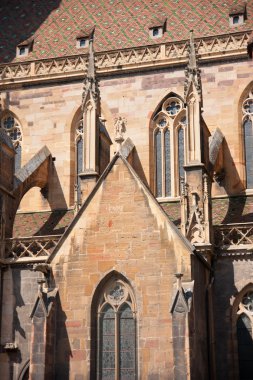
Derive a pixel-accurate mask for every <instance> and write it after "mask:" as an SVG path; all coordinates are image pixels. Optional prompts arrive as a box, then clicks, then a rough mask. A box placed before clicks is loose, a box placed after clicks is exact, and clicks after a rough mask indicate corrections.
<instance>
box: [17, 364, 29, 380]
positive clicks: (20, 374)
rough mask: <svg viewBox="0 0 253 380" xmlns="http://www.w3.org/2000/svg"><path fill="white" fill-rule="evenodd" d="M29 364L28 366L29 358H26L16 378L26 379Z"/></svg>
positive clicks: (27, 377)
mask: <svg viewBox="0 0 253 380" xmlns="http://www.w3.org/2000/svg"><path fill="white" fill-rule="evenodd" d="M29 366H30V359H28V360H27V361H26V362H25V364H24V366H23V368H22V369H21V371H20V373H19V376H18V380H28V379H29Z"/></svg>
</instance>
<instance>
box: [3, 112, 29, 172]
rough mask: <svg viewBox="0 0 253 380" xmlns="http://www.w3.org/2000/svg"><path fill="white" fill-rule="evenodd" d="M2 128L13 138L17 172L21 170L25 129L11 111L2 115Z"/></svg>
mask: <svg viewBox="0 0 253 380" xmlns="http://www.w3.org/2000/svg"><path fill="white" fill-rule="evenodd" d="M0 128H1V129H3V130H4V131H5V133H6V134H7V135H8V136H9V137H10V138H11V141H12V144H13V147H14V149H15V152H16V155H15V172H16V171H17V170H19V169H20V168H21V158H22V157H21V156H22V145H23V128H22V125H21V122H20V120H19V118H18V117H17V116H16V114H15V113H13V112H12V111H10V110H4V111H3V112H2V113H1V115H0Z"/></svg>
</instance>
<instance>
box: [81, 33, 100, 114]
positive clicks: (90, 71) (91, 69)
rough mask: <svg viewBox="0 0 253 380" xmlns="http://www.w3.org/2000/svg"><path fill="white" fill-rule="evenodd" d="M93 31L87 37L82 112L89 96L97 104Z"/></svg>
mask: <svg viewBox="0 0 253 380" xmlns="http://www.w3.org/2000/svg"><path fill="white" fill-rule="evenodd" d="M94 31H95V29H93V31H92V32H91V34H90V37H89V56H88V68H87V74H86V76H85V79H84V83H83V95H82V112H83V111H84V109H85V105H86V103H87V101H88V99H89V98H93V100H94V103H95V105H96V106H97V101H98V85H97V79H96V70H95V56H94V49H93V38H94Z"/></svg>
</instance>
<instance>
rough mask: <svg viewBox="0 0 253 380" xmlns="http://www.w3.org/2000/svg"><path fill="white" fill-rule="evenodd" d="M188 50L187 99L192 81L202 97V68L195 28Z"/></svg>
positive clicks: (185, 93)
mask: <svg viewBox="0 0 253 380" xmlns="http://www.w3.org/2000/svg"><path fill="white" fill-rule="evenodd" d="M187 50H188V65H187V68H186V69H185V83H184V98H185V100H186V97H187V95H188V92H189V89H190V85H191V83H193V84H194V86H195V87H196V89H197V92H198V94H199V95H200V97H201V96H202V94H201V79H200V69H199V68H198V61H197V54H196V48H195V43H194V35H193V30H191V31H190V40H189V42H188V46H187Z"/></svg>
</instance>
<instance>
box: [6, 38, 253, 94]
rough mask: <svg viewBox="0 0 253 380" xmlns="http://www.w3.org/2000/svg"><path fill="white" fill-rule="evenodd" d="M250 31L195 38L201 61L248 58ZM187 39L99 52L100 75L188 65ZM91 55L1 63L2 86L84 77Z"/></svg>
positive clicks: (97, 64)
mask: <svg viewBox="0 0 253 380" xmlns="http://www.w3.org/2000/svg"><path fill="white" fill-rule="evenodd" d="M250 33H251V31H246V32H238V33H233V34H229V35H228V34H226V35H220V36H213V37H204V38H201V39H196V40H195V45H196V51H197V54H198V60H199V62H208V61H210V60H212V61H214V60H226V59H229V60H230V59H231V58H239V57H243V58H245V57H247V41H248V38H249V35H250ZM187 47H188V41H179V42H170V43H166V44H161V45H152V46H144V47H137V48H132V49H122V50H114V51H108V52H104V53H97V54H96V71H97V74H98V75H101V76H102V75H103V76H105V75H107V74H111V73H119V72H122V71H125V72H128V71H134V70H140V69H142V70H143V69H150V68H154V67H157V68H158V67H160V68H162V67H168V66H175V65H185V64H186V62H187V59H188V52H187ZM87 64H88V56H87V55H78V56H69V57H63V58H52V59H45V60H39V61H33V62H20V63H18V62H15V63H10V64H1V65H0V88H5V87H6V86H8V85H11V84H19V83H23V82H26V83H27V82H31V83H32V82H36V83H37V82H44V81H50V80H58V81H59V80H64V81H66V80H69V79H71V78H83V75H84V74H85V73H86V71H87Z"/></svg>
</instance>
